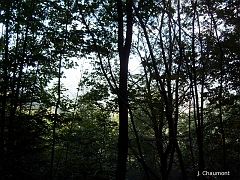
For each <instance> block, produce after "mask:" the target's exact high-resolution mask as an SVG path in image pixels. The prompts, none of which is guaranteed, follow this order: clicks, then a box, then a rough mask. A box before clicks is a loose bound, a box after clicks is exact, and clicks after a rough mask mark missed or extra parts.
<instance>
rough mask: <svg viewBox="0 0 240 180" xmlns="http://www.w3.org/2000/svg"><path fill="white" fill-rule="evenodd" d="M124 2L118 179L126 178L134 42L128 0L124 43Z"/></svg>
mask: <svg viewBox="0 0 240 180" xmlns="http://www.w3.org/2000/svg"><path fill="white" fill-rule="evenodd" d="M123 9H124V8H123V2H122V1H121V0H118V1H117V12H118V52H119V58H120V81H119V82H120V83H119V89H118V105H119V138H118V162H117V170H116V179H117V180H120V179H121V180H124V179H126V163H127V154H128V91H127V80H128V60H129V55H130V49H131V42H132V2H131V0H128V1H126V14H127V27H126V29H127V31H126V39H125V44H124V38H123V36H124V35H123V34H124V30H123V29H124V28H123V14H124V13H123Z"/></svg>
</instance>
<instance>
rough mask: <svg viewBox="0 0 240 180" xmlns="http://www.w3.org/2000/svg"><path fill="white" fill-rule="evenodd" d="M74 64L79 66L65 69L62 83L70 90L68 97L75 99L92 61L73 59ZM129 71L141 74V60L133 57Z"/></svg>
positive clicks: (67, 93)
mask: <svg viewBox="0 0 240 180" xmlns="http://www.w3.org/2000/svg"><path fill="white" fill-rule="evenodd" d="M73 61H74V64H77V66H74V68H71V69H65V70H63V71H64V76H65V78H62V79H61V83H62V84H63V85H64V87H65V88H67V89H68V90H67V91H66V92H65V93H66V95H68V96H69V98H71V99H74V98H76V95H77V87H78V83H79V82H80V80H81V78H82V76H83V74H82V73H83V72H84V71H85V70H86V69H88V71H91V65H90V61H91V59H86V58H83V59H81V60H78V59H76V58H75V59H73ZM129 71H130V72H131V73H139V72H140V61H139V59H137V58H135V57H131V58H130V59H129ZM56 81H57V79H54V80H53V82H56Z"/></svg>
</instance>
